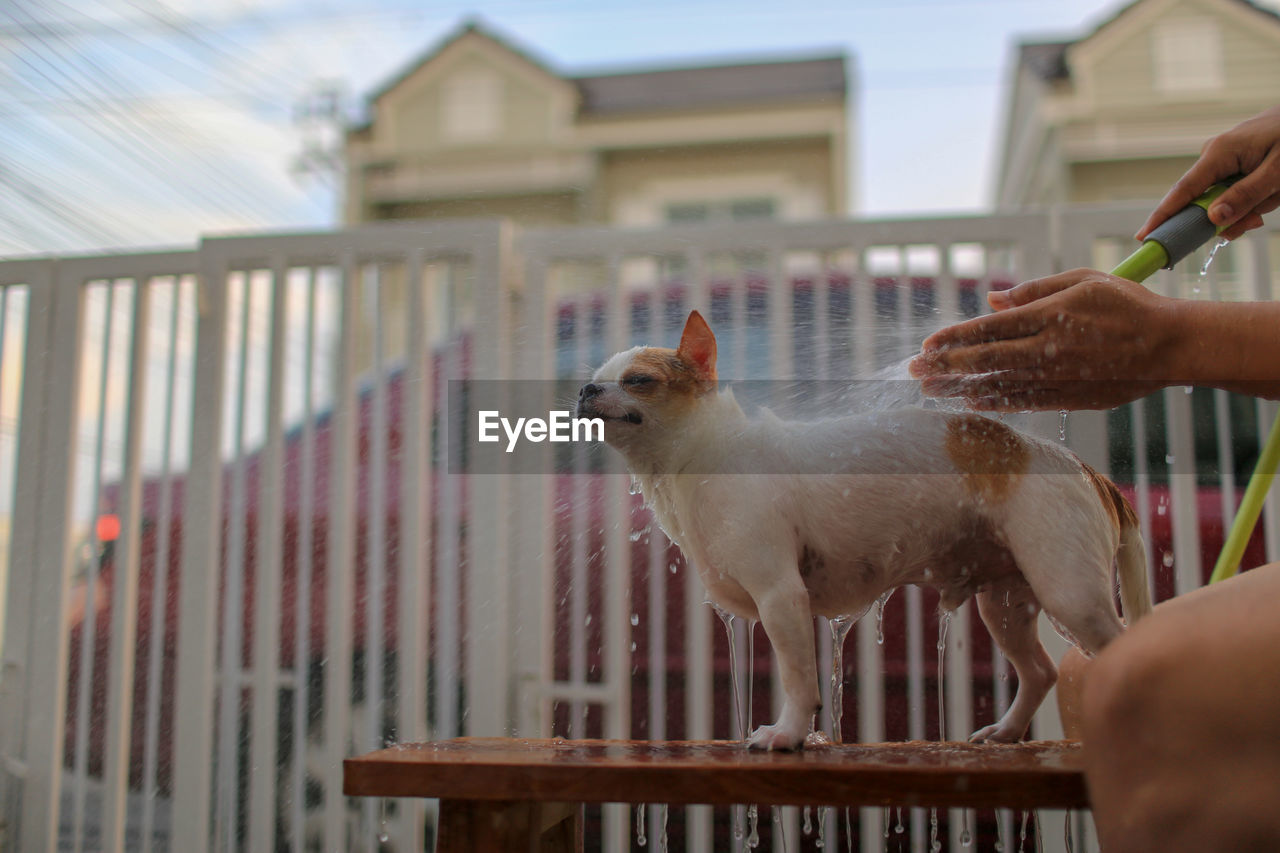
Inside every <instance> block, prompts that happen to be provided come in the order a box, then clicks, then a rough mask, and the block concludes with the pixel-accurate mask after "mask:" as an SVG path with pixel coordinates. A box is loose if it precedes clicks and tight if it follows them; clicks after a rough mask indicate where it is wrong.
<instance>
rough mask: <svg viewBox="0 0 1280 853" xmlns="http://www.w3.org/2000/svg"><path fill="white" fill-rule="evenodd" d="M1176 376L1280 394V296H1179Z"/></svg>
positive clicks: (1261, 393)
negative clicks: (1235, 298) (1221, 299)
mask: <svg viewBox="0 0 1280 853" xmlns="http://www.w3.org/2000/svg"><path fill="white" fill-rule="evenodd" d="M1172 317H1173V319H1172V329H1171V331H1172V334H1173V340H1174V345H1173V348H1172V357H1173V360H1174V363H1173V368H1174V370H1173V376H1172V378H1173V379H1174V381H1175V382H1179V383H1180V382H1185V383H1187V384H1189V385H1207V386H1211V387H1214V388H1223V389H1225V390H1228V391H1237V392H1239V393H1242V394H1250V395H1253V396H1256V397H1266V398H1268V399H1272V400H1280V302H1196V301H1191V300H1179V301H1178V302H1177V307H1176V309H1175V310H1174V311H1173V314H1172Z"/></svg>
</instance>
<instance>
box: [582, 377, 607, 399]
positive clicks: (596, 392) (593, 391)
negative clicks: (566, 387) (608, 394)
mask: <svg viewBox="0 0 1280 853" xmlns="http://www.w3.org/2000/svg"><path fill="white" fill-rule="evenodd" d="M603 393H604V388H602V387H600V386H599V385H597V384H596V383H594V382H588V383H587V384H586V385H583V386H582V388H581V390H579V391H578V400H579V401H580V402H584V403H585V402H586V401H587V400H590V399H591V398H592V397H599V396H600V395H601V394H603Z"/></svg>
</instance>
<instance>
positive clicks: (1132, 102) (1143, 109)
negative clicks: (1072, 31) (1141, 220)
mask: <svg viewBox="0 0 1280 853" xmlns="http://www.w3.org/2000/svg"><path fill="white" fill-rule="evenodd" d="M1277 81H1280V15H1277V14H1276V13H1275V12H1274V11H1271V10H1270V9H1266V8H1263V7H1262V6H1259V5H1256V4H1254V3H1251V2H1249V0H1138V2H1136V3H1132V4H1130V5H1128V6H1125V7H1123V8H1121V9H1120V10H1119V11H1118V12H1117V13H1116V14H1115V15H1114V16H1112V17H1110V18H1108V19H1107V20H1106V21H1104V22H1103V23H1102V24H1100V25H1099V26H1097V27H1096V28H1095V29H1094V30H1093V31H1092V32H1091V33H1089V34H1088V35H1086V36H1084V37H1083V38H1079V39H1075V40H1070V41H1023V42H1021V44H1019V46H1018V48H1017V58H1016V62H1015V64H1014V67H1013V69H1012V80H1011V83H1010V90H1009V94H1008V96H1007V98H1008V101H1007V103H1006V105H1005V109H1004V115H1005V118H1004V127H1003V134H1002V138H1003V142H1002V150H1001V152H1000V155H999V157H998V159H997V161H996V163H997V165H996V176H995V178H996V191H995V206H996V208H997V210H1011V209H1018V208H1025V207H1032V206H1041V205H1050V204H1058V203H1064V202H1065V203H1083V204H1094V203H1102V202H1114V201H1150V200H1155V199H1159V198H1161V197H1162V196H1163V195H1164V194H1165V192H1166V191H1167V190H1168V189H1169V186H1170V185H1171V184H1172V183H1173V182H1174V181H1176V180H1177V179H1178V178H1179V177H1181V176H1182V174H1183V173H1184V172H1186V170H1187V169H1188V168H1189V167H1190V166H1191V164H1192V163H1194V162H1195V160H1196V157H1197V156H1198V155H1199V153H1200V148H1201V146H1202V145H1203V144H1204V142H1205V140H1206V139H1209V138H1210V137H1212V136H1214V135H1215V134H1218V133H1221V132H1222V131H1223V130H1226V129H1227V128H1229V127H1231V126H1233V125H1235V124H1237V123H1238V122H1240V121H1242V120H1244V119H1246V118H1249V117H1250V116H1253V115H1256V114H1257V113H1259V112H1261V111H1262V110H1264V109H1266V108H1268V107H1272V106H1274V105H1275V104H1276V101H1277V98H1278V96H1280V88H1277V85H1276V84H1277Z"/></svg>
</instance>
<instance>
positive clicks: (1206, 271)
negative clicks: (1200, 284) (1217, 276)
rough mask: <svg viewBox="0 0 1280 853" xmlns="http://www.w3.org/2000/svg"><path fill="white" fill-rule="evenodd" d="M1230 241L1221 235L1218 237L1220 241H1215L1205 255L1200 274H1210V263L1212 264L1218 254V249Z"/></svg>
mask: <svg viewBox="0 0 1280 853" xmlns="http://www.w3.org/2000/svg"><path fill="white" fill-rule="evenodd" d="M1230 242H1231V241H1230V240H1226V239H1223V238H1221V237H1219V238H1218V242H1216V243H1214V244H1213V246H1211V247H1210V248H1209V254H1208V255H1207V256H1205V259H1204V265H1203V266H1201V267H1200V275H1208V274H1209V265H1210V264H1212V263H1213V259H1214V258H1216V257H1217V256H1218V250H1219V249H1221V248H1222V247H1223V246H1225V245H1227V244H1228V243H1230Z"/></svg>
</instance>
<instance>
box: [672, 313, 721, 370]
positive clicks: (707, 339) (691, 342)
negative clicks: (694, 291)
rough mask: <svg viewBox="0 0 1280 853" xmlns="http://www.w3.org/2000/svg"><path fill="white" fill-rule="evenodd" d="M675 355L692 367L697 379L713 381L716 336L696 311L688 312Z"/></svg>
mask: <svg viewBox="0 0 1280 853" xmlns="http://www.w3.org/2000/svg"><path fill="white" fill-rule="evenodd" d="M676 355H678V356H679V357H680V358H681V359H683V360H684V361H685V362H687V363H688V364H690V365H692V366H693V368H694V369H695V370H696V371H697V372H698V378H699V379H715V377H716V336H715V335H714V334H713V333H712V331H711V327H710V326H708V325H707V321H706V320H704V319H702V315H701V314H699V313H698V312H697V311H690V312H689V319H688V320H686V321H685V324H684V334H682V335H681V336H680V346H679V347H678V348H677V349H676Z"/></svg>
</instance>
